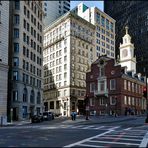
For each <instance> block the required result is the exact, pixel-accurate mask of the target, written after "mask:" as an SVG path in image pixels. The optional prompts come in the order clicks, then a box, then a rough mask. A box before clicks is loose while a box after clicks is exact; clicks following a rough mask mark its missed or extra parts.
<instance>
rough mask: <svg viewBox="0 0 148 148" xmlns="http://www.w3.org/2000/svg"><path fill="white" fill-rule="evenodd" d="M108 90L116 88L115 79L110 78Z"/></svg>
mask: <svg viewBox="0 0 148 148" xmlns="http://www.w3.org/2000/svg"><path fill="white" fill-rule="evenodd" d="M110 90H116V80H115V79H112V80H110Z"/></svg>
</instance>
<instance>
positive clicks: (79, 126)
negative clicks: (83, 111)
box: [71, 125, 84, 128]
mask: <svg viewBox="0 0 148 148" xmlns="http://www.w3.org/2000/svg"><path fill="white" fill-rule="evenodd" d="M81 127H84V126H83V125H78V126H72V127H71V128H81Z"/></svg>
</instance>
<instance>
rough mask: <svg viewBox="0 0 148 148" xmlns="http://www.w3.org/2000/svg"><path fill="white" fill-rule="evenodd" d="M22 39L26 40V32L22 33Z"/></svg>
mask: <svg viewBox="0 0 148 148" xmlns="http://www.w3.org/2000/svg"><path fill="white" fill-rule="evenodd" d="M23 41H24V42H26V33H23Z"/></svg>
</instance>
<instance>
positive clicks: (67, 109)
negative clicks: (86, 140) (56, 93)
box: [67, 98, 68, 117]
mask: <svg viewBox="0 0 148 148" xmlns="http://www.w3.org/2000/svg"><path fill="white" fill-rule="evenodd" d="M67 117H68V98H67Z"/></svg>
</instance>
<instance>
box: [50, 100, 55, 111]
mask: <svg viewBox="0 0 148 148" xmlns="http://www.w3.org/2000/svg"><path fill="white" fill-rule="evenodd" d="M50 109H54V101H50Z"/></svg>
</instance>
